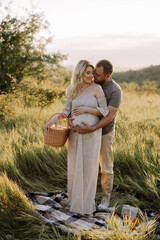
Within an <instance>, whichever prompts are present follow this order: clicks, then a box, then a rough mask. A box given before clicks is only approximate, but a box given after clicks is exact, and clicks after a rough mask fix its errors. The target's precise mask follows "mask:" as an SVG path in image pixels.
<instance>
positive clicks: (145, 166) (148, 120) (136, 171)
mask: <svg viewBox="0 0 160 240" xmlns="http://www.w3.org/2000/svg"><path fill="white" fill-rule="evenodd" d="M63 105H64V100H61V99H57V100H55V101H54V103H53V104H52V105H51V106H50V107H48V108H44V109H40V108H38V107H31V106H30V107H24V105H23V104H22V103H21V102H20V101H19V102H18V101H17V100H16V99H13V101H11V102H10V107H11V108H13V114H12V115H9V116H8V117H6V118H5V121H4V120H3V121H1V123H0V171H1V175H0V236H1V238H0V239H2V240H3V239H8V240H12V239H17V240H18V239H27V240H28V239H65V238H66V239H73V236H70V235H68V236H63V235H60V234H59V233H58V232H57V231H56V230H55V229H54V227H51V226H46V225H44V223H43V222H42V220H41V219H40V218H39V216H38V214H37V213H36V212H35V210H34V208H33V206H32V204H31V203H30V202H29V200H28V199H27V198H26V196H25V193H27V192H33V191H43V192H49V191H54V190H57V189H62V190H66V188H67V145H66V146H65V147H63V148H59V149H55V148H52V147H49V146H47V145H45V144H44V142H43V127H44V124H45V123H46V122H47V120H48V119H49V117H50V116H51V115H52V113H54V112H59V111H60V109H61V108H62V107H63ZM159 106H160V95H157V94H147V93H136V92H135V91H128V90H125V91H124V93H123V103H122V105H121V107H120V110H119V113H118V116H117V123H116V137H115V143H114V158H115V165H114V169H115V178H114V189H113V194H112V199H111V205H112V206H113V205H115V204H130V205H132V206H138V207H139V208H141V209H145V208H153V209H155V210H156V211H159V209H160V144H159V143H160V107H159ZM100 198H101V188H100V175H99V181H98V187H97V195H96V201H97V202H99V201H100ZM113 221H114V220H113ZM120 234H121V233H120ZM107 237H108V236H105V239H116V238H109V237H108V238H107ZM74 238H75V239H78V238H79V239H80V237H74ZM90 239H92V237H91V236H90ZM117 239H118V238H117ZM119 239H121V238H119ZM122 239H133V238H129V237H128V238H122ZM135 239H136V238H135ZM141 239H143V237H142V238H141ZM144 239H153V238H152V237H151V236H150V237H148V238H147V237H145V238H144Z"/></svg>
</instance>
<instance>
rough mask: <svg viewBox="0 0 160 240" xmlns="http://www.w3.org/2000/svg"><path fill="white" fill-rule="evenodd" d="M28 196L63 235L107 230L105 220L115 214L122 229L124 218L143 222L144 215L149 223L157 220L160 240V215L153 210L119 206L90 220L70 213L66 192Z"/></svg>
mask: <svg viewBox="0 0 160 240" xmlns="http://www.w3.org/2000/svg"><path fill="white" fill-rule="evenodd" d="M27 196H28V197H29V198H30V199H31V200H32V202H33V205H34V207H35V209H36V210H37V211H38V212H39V214H40V215H41V216H42V218H43V220H44V222H45V223H47V224H53V225H54V226H55V227H56V228H57V229H59V230H61V231H62V232H63V233H68V232H70V233H76V232H79V231H80V230H82V229H83V230H85V229H95V228H96V229H97V228H98V229H99V230H101V231H102V230H106V221H105V219H106V217H108V216H111V215H112V214H113V212H114V213H115V214H116V215H117V216H118V217H119V220H120V222H121V225H122V228H123V227H124V223H123V217H124V216H128V217H131V219H139V220H142V215H145V216H147V221H151V220H153V219H155V218H156V219H157V222H156V239H160V215H158V213H157V212H155V211H154V210H152V209H145V210H144V211H142V212H141V211H140V210H139V209H138V208H136V207H133V206H130V205H119V206H117V207H116V208H107V209H105V210H103V211H100V210H98V209H97V211H96V212H94V214H93V217H91V218H89V217H87V216H85V215H83V214H76V213H73V212H70V211H69V206H68V204H67V193H66V192H63V191H61V192H58V191H55V192H51V193H42V192H35V193H28V194H27Z"/></svg>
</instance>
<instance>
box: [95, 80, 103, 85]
mask: <svg viewBox="0 0 160 240" xmlns="http://www.w3.org/2000/svg"><path fill="white" fill-rule="evenodd" d="M94 82H95V83H98V84H99V85H101V86H102V85H103V84H104V83H105V80H103V81H100V82H96V80H95V79H94Z"/></svg>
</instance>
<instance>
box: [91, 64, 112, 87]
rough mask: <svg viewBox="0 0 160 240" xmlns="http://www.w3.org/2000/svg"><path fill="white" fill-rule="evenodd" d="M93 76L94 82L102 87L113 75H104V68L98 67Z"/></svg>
mask: <svg viewBox="0 0 160 240" xmlns="http://www.w3.org/2000/svg"><path fill="white" fill-rule="evenodd" d="M93 75H94V81H95V82H96V83H99V84H100V85H103V84H104V83H107V82H108V81H109V79H110V77H111V75H104V71H103V67H96V68H95V70H94V74H93Z"/></svg>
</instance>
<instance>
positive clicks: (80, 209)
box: [45, 60, 122, 216]
mask: <svg viewBox="0 0 160 240" xmlns="http://www.w3.org/2000/svg"><path fill="white" fill-rule="evenodd" d="M112 72H113V65H112V63H111V62H110V61H108V60H101V61H99V62H98V63H97V64H96V67H94V65H93V64H92V63H91V62H89V61H88V60H81V61H80V62H78V64H77V66H76V68H75V70H74V73H73V76H72V81H71V85H70V86H69V87H68V88H67V90H66V104H65V107H64V109H63V110H62V111H61V113H63V114H65V115H66V116H67V117H69V118H70V127H71V131H70V135H69V145H68V203H69V205H70V211H72V212H74V213H80V214H85V215H86V216H92V214H93V212H94V211H95V210H96V205H95V194H96V188H97V179H98V169H99V162H100V167H101V186H102V201H101V203H100V205H99V206H98V208H99V209H106V208H108V207H109V202H110V197H111V192H112V188H113V151H112V145H113V141H114V135H115V120H116V114H117V110H118V108H119V106H120V103H121V96H122V92H121V88H120V87H119V85H118V84H117V83H116V82H115V81H114V80H113V79H112V78H111V75H112ZM61 113H60V114H59V115H56V116H54V117H53V118H52V119H51V120H50V121H49V122H48V123H47V124H46V125H45V128H49V127H51V126H52V125H53V124H56V123H57V121H58V119H59V118H62V115H61Z"/></svg>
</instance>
